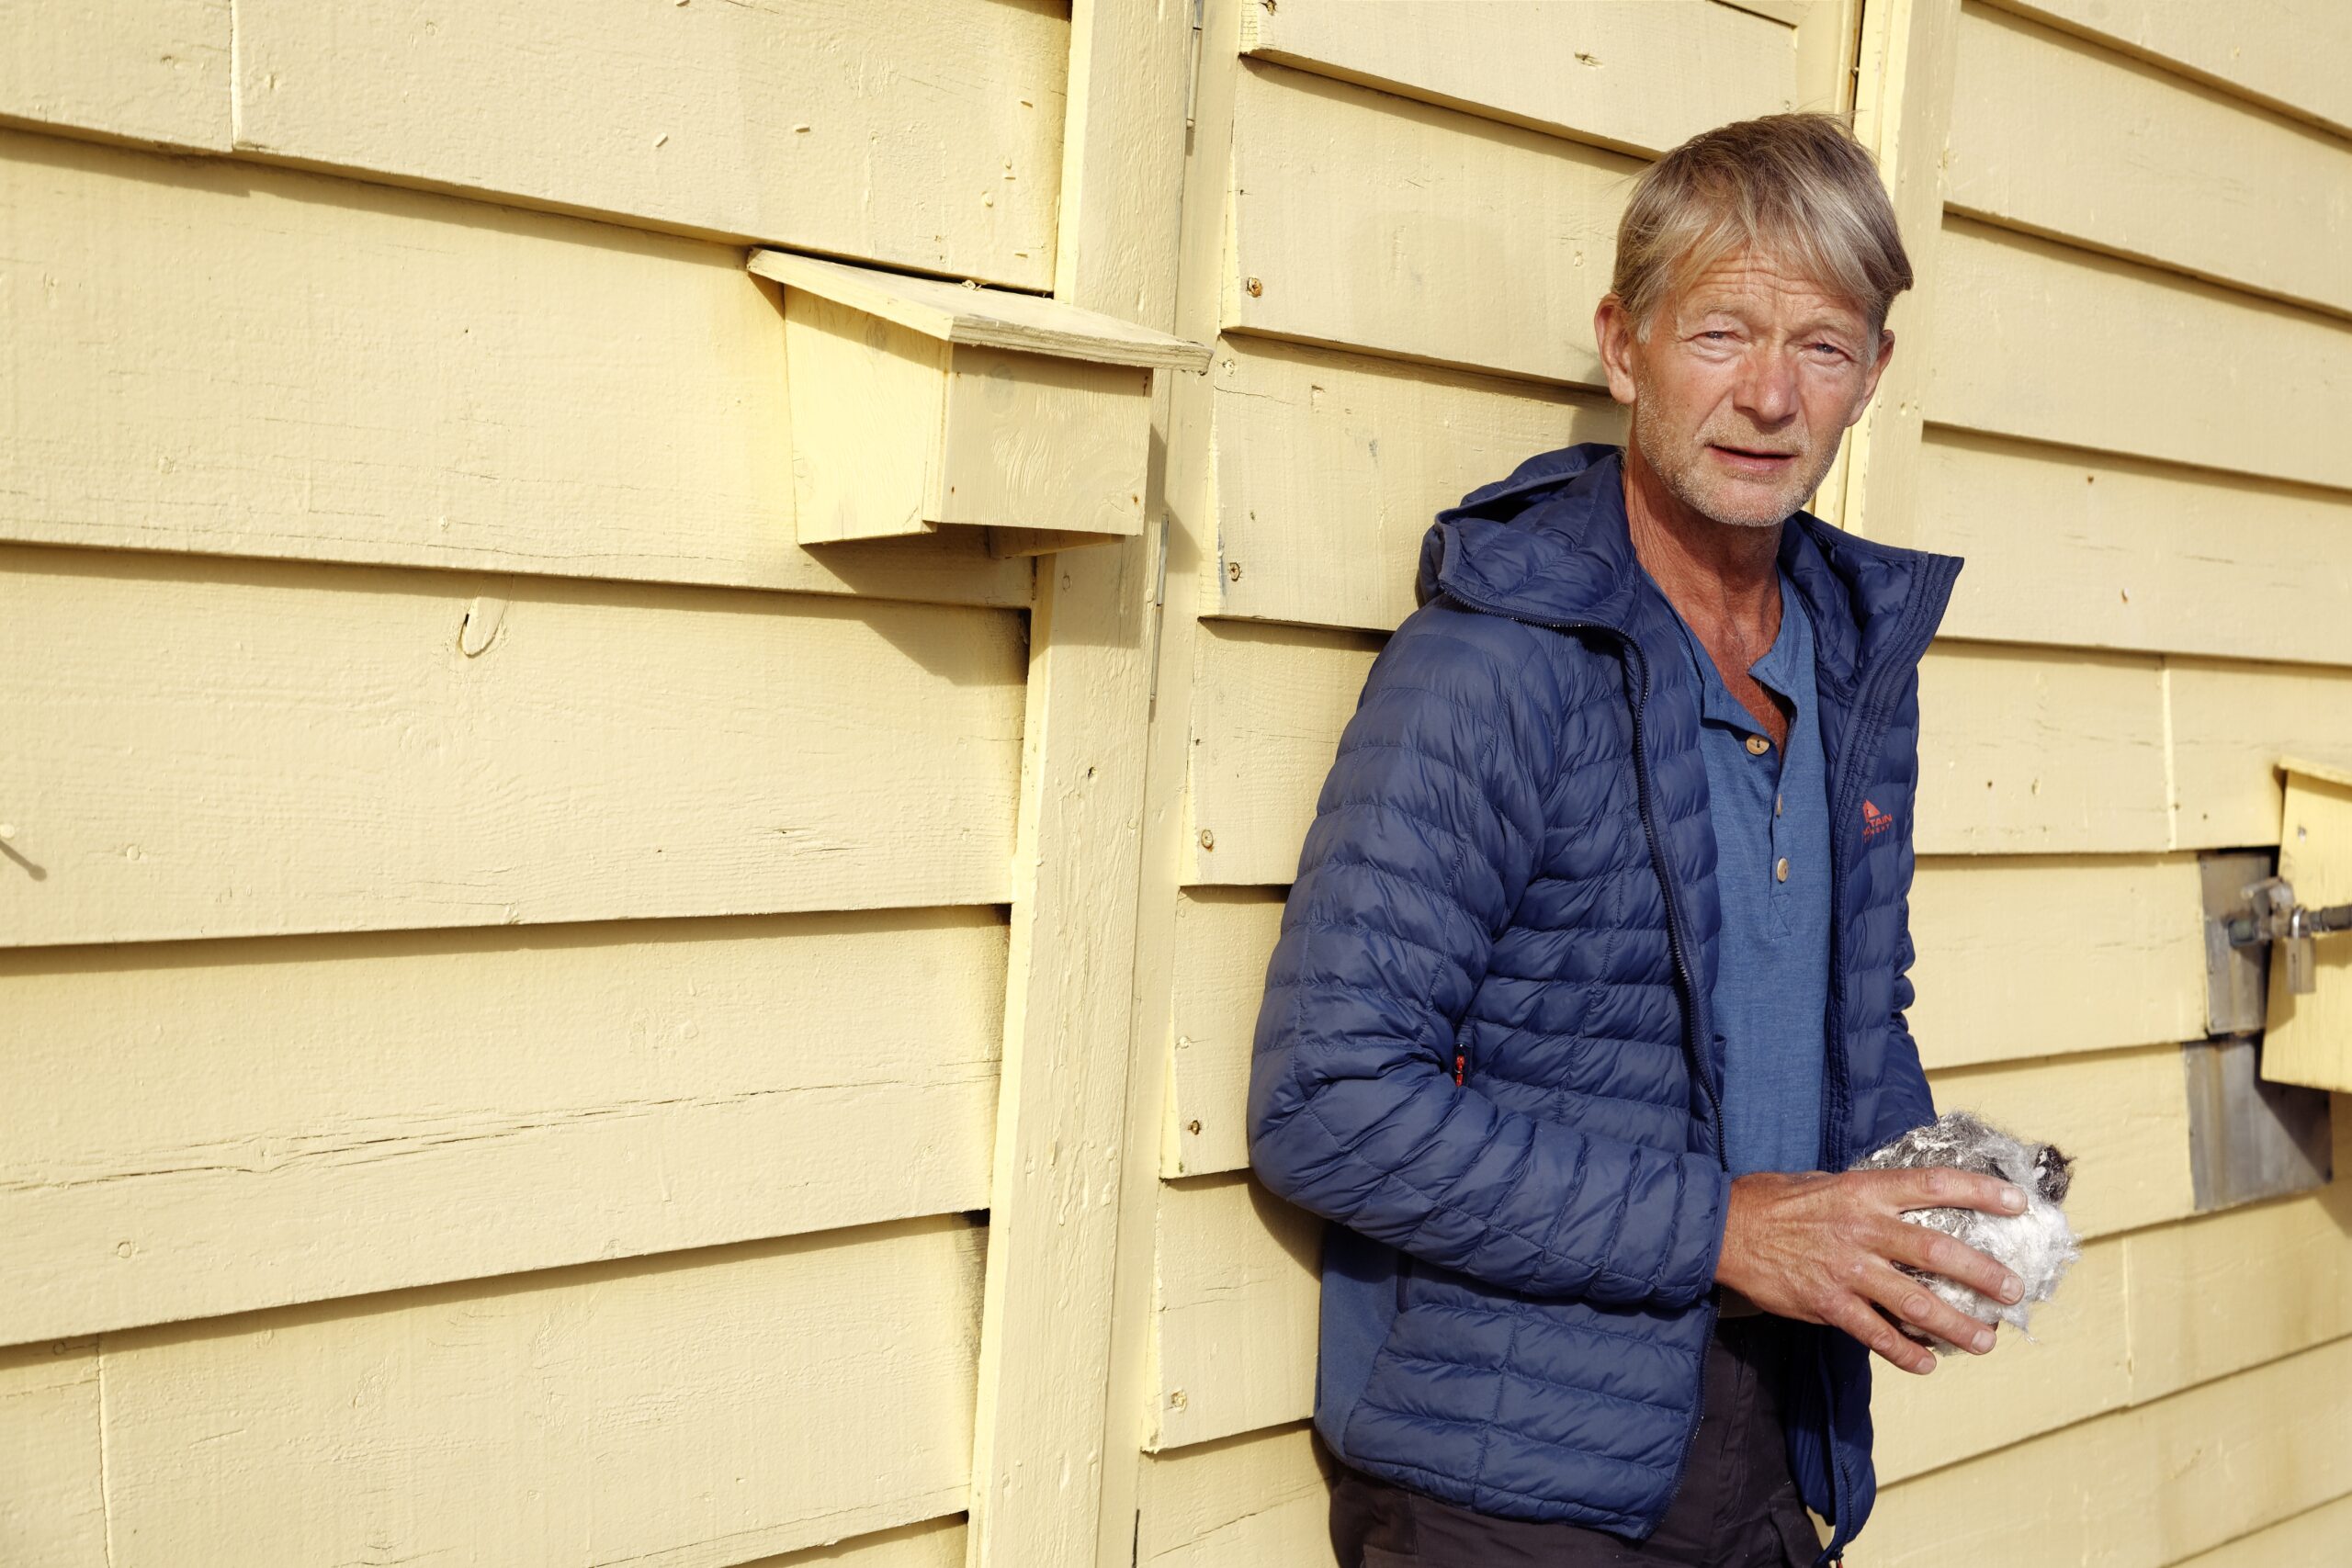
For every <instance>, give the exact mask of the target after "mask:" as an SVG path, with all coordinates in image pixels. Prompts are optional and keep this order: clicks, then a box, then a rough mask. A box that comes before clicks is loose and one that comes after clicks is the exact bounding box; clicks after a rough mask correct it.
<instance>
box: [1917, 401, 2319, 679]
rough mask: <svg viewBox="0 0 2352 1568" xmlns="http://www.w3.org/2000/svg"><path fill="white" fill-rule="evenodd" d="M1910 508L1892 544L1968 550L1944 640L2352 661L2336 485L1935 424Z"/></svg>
mask: <svg viewBox="0 0 2352 1568" xmlns="http://www.w3.org/2000/svg"><path fill="white" fill-rule="evenodd" d="M2184 456H2191V457H2197V458H2198V459H2199V460H2200V461H2202V460H2205V459H2206V458H2208V457H2210V456H2211V454H2207V453H2203V452H2199V453H2193V454H2184ZM1919 502H1920V504H1919V511H1918V513H1917V521H1916V525H1914V526H1913V527H1912V528H1911V529H1910V530H1909V531H1907V532H1905V533H1904V534H1903V535H1902V536H1901V542H1904V543H1907V544H1913V545H1917V546H1918V547H1921V548H1924V549H1931V550H1940V551H1944V552H1947V553H1950V554H1953V555H1960V556H1965V557H1966V558H1967V559H1968V570H1965V571H1963V572H1962V573H1961V574H1960V584H1959V586H1958V588H1957V589H1955V590H1954V592H1953V594H1952V602H1951V613H1950V614H1949V615H1946V616H1945V617H1944V628H1943V629H1944V632H1945V634H1946V635H1947V636H1952V637H1980V638H1985V639H1987V640H1990V641H1995V642H2025V643H2031V642H2064V643H2072V644H2087V645H2090V646H2094V647H2100V648H2116V649H2145V650H2149V651H2157V652H2171V653H2193V654H2209V655H2216V656H2220V657H2224V658H2236V659H2269V660H2301V661H2307V662H2313V663H2323V664H2342V663H2346V662H2352V655H2347V653H2346V650H2345V649H2342V648H2341V647H2339V646H2338V645H2337V640H2336V636H2335V634H2336V632H2337V630H2338V629H2339V628H2340V627H2342V626H2344V625H2345V624H2346V620H2347V619H2352V560H2347V559H2346V552H2345V548H2344V547H2345V546H2346V544H2347V543H2352V495H2346V493H2345V492H2343V491H2327V490H2319V489H2312V488H2308V487H2304V486H2299V485H2287V484H2279V483H2276V482H2273V481H2268V480H2261V479H2246V478H2244V477H2242V476H2231V475H2222V474H2217V473H2214V472H2212V471H2211V470H2210V469H2202V468H2181V467H2177V466H2175V465H2172V464H2165V463H2150V462H2142V461H2136V460H2133V459H2131V458H2122V457H2110V456H2108V455H2106V454H2102V453H2096V452H2083V451H2075V450H2070V449H2068V448H2065V447H2058V446H2038V445H2033V444H2029V443H2022V442H2017V441H2011V440H2007V439H2001V438H1988V437H1985V436H1978V435H1973V434H1969V433H1967V432H1965V431H1959V430H1950V429H1944V428H1940V427H1935V428H1930V429H1929V430H1928V437H1927V440H1926V442H1925V443H1924V444H1923V445H1922V446H1921V449H1920V484H1919Z"/></svg>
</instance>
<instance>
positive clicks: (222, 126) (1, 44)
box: [0, 0, 231, 152]
mask: <svg viewBox="0 0 2352 1568" xmlns="http://www.w3.org/2000/svg"><path fill="white" fill-rule="evenodd" d="M230 4H231V0H111V3H110V4H108V5H105V6H92V5H90V4H88V0H11V4H10V5H9V6H6V8H5V9H0V119H18V120H29V121H34V122H37V123H43V124H50V125H55V126H59V127H62V128H64V129H68V130H75V131H82V132H87V133H91V134H95V135H99V136H119V137H122V138H124V139H126V140H129V141H153V142H164V143H169V144H172V145H175V146H181V147H193V148H201V149H203V150H205V151H208V152H222V151H226V150H227V148H228V145H229V134H230V128H229V116H230V106H229V35H230Z"/></svg>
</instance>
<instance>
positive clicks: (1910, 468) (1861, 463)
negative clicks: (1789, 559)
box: [1826, 0, 1960, 538]
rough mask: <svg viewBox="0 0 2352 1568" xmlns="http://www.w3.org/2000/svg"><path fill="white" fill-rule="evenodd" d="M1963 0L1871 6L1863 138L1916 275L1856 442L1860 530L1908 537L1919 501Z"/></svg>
mask: <svg viewBox="0 0 2352 1568" xmlns="http://www.w3.org/2000/svg"><path fill="white" fill-rule="evenodd" d="M1959 26H1960V0H1877V3H1874V4H1870V5H1865V6H1863V7H1862V17H1861V36H1860V44H1859V48H1858V57H1857V59H1856V62H1855V83H1854V136H1855V139H1856V140H1857V141H1860V142H1861V144H1862V145H1863V146H1865V147H1867V148H1869V149H1870V150H1871V153H1872V155H1873V156H1875V157H1876V158H1877V160H1878V166H1879V174H1880V176H1881V177H1882V178H1883V179H1884V180H1885V181H1886V186H1887V190H1888V193H1889V195H1890V196H1891V197H1892V198H1893V201H1894V218H1895V223H1896V225H1897V227H1898V228H1899V229H1900V230H1901V231H1902V234H1903V240H1904V248H1905V253H1906V254H1908V256H1909V257H1910V261H1911V271H1912V275H1913V277H1914V279H1915V281H1914V283H1913V286H1912V288H1911V290H1910V292H1909V293H1907V294H1905V295H1902V296H1900V297H1898V298H1897V299H1896V300H1895V302H1894V307H1893V309H1892V310H1889V312H1888V314H1887V322H1888V325H1890V326H1891V327H1892V328H1893V329H1894V334H1895V351H1894V358H1893V359H1892V360H1891V361H1889V362H1888V364H1887V367H1886V373H1885V374H1884V375H1883V376H1882V377H1881V378H1880V379H1879V385H1878V391H1877V393H1876V395H1875V396H1873V397H1872V399H1871V406H1870V409H1869V411H1868V412H1866V413H1865V414H1864V415H1863V417H1862V420H1861V422H1860V423H1859V424H1857V425H1856V426H1855V427H1854V429H1853V431H1852V433H1851V435H1850V437H1849V440H1848V442H1847V446H1846V454H1845V458H1844V477H1843V479H1842V480H1841V481H1839V484H1838V499H1839V502H1840V510H1839V511H1838V512H1835V513H1826V515H1827V516H1828V517H1829V518H1830V520H1831V521H1832V522H1835V523H1839V524H1842V525H1844V526H1845V527H1847V528H1849V529H1851V530H1853V531H1854V532H1855V533H1857V534H1867V535H1870V536H1874V537H1896V538H1899V537H1901V536H1902V534H1903V531H1904V530H1905V528H1906V527H1907V526H1908V525H1909V520H1910V518H1911V516H1912V515H1913V513H1915V512H1916V511H1917V508H1918V505H1919V497H1920V494H1921V482H1920V476H1919V461H1918V457H1919V432H1920V419H1921V415H1922V412H1923V410H1924V408H1925V406H1926V391H1927V388H1928V383H1929V380H1930V377H1931V373H1932V372H1933V370H1934V368H1935V360H1934V358H1933V356H1932V355H1930V354H1929V352H1928V346H1929V344H1930V343H1931V342H1932V341H1933V339H1934V336H1935V321H1936V314H1937V311H1938V310H1939V301H1938V297H1939V292H1940V290H1939V279H1940V277H1941V275H1942V267H1941V265H1940V264H1939V261H1938V259H1937V254H1936V253H1937V247H1938V240H1939V235H1940V231H1941V226H1942V222H1943V210H1944V197H1943V175H1944V169H1943V162H1944V148H1945V144H1946V142H1947V141H1948V140H1949V131H1950V127H1951V107H1952V106H1951V95H1952V35H1953V33H1954V31H1955V30H1957V28H1959Z"/></svg>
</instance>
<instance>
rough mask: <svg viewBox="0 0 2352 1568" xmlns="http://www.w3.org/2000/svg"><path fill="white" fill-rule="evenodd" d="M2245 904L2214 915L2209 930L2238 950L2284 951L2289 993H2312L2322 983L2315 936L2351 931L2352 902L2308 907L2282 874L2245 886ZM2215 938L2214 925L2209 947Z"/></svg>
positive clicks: (2209, 936)
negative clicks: (2263, 947)
mask: <svg viewBox="0 0 2352 1568" xmlns="http://www.w3.org/2000/svg"><path fill="white" fill-rule="evenodd" d="M2245 900H2246V903H2245V908H2243V909H2240V910H2237V911H2236V912H2234V913H2232V914H2227V915H2219V916H2215V917H2213V918H2212V919H2211V920H2209V921H2208V926H2209V928H2212V927H2218V928H2219V934H2220V936H2221V937H2222V940H2223V941H2224V942H2227V943H2228V944H2229V945H2230V946H2231V947H2233V948H2247V947H2259V946H2261V945H2262V944H2264V943H2265V942H2267V943H2269V944H2271V945H2272V946H2273V947H2274V948H2276V949H2277V950H2278V951H2279V952H2281V953H2285V954H2286V956H2287V989H2288V991H2289V992H2290V993H2291V994H2292V995H2295V996H2298V997H2308V996H2310V995H2311V994H2312V991H2313V990H2314V989H2316V988H2317V987H2318V985H2319V976H2318V972H2317V965H2318V958H2317V954H2316V953H2315V952H2314V951H2313V942H2312V939H2313V938H2315V937H2322V936H2329V935H2332V934H2334V933H2335V932H2336V931H2352V904H2330V905H2329V906H2327V908H2324V909H2307V908H2303V906H2302V905H2301V904H2298V903H2296V902H2295V888H2294V885H2293V884H2292V883H2290V882H2289V881H2288V880H2287V879H2286V878H2285V877H2283V876H2266V877H2264V878H2263V879H2262V880H2261V881H2259V882H2256V883H2253V884H2250V885H2249V886H2247V887H2246V889H2245ZM2212 940H2213V932H2212V931H2211V930H2210V929H2209V931H2208V934H2207V937H2206V942H2207V944H2208V945H2209V946H2210V945H2211V942H2212Z"/></svg>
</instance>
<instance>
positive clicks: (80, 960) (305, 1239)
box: [0, 908, 1005, 1343]
mask: <svg viewBox="0 0 2352 1568" xmlns="http://www.w3.org/2000/svg"><path fill="white" fill-rule="evenodd" d="M1004 961H1005V933H1004V927H1003V925H1002V923H1001V919H1000V917H999V915H998V913H997V912H996V911H995V910H992V909H986V908H981V909H967V910H944V911H918V912H914V913H910V914H896V913H893V914H887V915H854V916H839V915H825V916H784V917H775V918H767V919H746V920H673V921H658V922H645V923H631V924H625V925H613V926H559V927H553V928H549V929H547V930H544V931H533V932H529V933H523V932H517V931H512V930H510V929H507V928H496V929H493V930H491V931H447V932H444V931H435V932H429V933H418V934H413V935H401V936H396V937H390V938H387V937H379V936H340V937H302V938H289V939H276V940H263V941H254V942H226V943H213V942H207V943H200V944H188V943H173V944H166V945H164V946H162V947H156V948H95V949H93V948H35V949H22V950H18V951H17V952H16V953H0V987H5V989H6V996H7V998H8V1008H9V1019H10V1022H11V1025H12V1028H11V1031H10V1032H11V1034H12V1035H13V1041H12V1043H11V1045H10V1047H9V1049H8V1050H7V1051H6V1052H5V1053H0V1103H6V1104H10V1105H17V1106H40V1107H41V1114H40V1115H39V1116H27V1117H21V1118H19V1119H18V1124H17V1127H16V1130H15V1133H14V1134H13V1135H12V1136H11V1138H10V1139H9V1141H8V1142H7V1145H6V1147H5V1148H4V1149H0V1231H5V1232H6V1234H7V1235H9V1236H10V1237H11V1243H10V1252H11V1264H10V1278H11V1287H10V1289H9V1291H8V1292H6V1296H5V1297H0V1343H13V1342H17V1341H22V1340H28V1339H33V1338H38V1337H53V1336H58V1335H65V1334H76V1333H90V1332H95V1331H97V1330H101V1329H110V1328H119V1327H124V1326H127V1325H133V1324H143V1323H156V1322H163V1321H166V1320H170V1319H176V1318H190V1317H203V1316H209V1315H211V1314H218V1313H228V1312H238V1311H243V1310H246V1309H249V1308H255V1307H264V1306H275V1305H280V1304H284V1303H291V1302H300V1301H311V1300H318V1299H321V1298H323V1297H330V1296H345V1295H354V1294H357V1293H360V1292H372V1291H382V1290H390V1289H394V1288H397V1287H401V1286H410V1285H420V1284H428V1283H435V1282H439V1281H443V1280H458V1279H467V1278H473V1277H478V1276H485V1275H493V1274H502V1273H507V1272H510V1271H513V1270H515V1269H538V1268H546V1267H550V1266H553V1265H557V1264H566V1263H582V1262H587V1261H591V1260H594V1259H598V1258H615V1257H621V1256H633V1255H637V1254H640V1253H648V1252H662V1251H670V1250H674V1249H677V1248H682V1247H701V1246H707V1245H712V1244H715V1243H720V1242H732V1241H743V1240H749V1239H752V1238H755V1237H763V1236H774V1235H787V1234H790V1233H793V1232H797V1231H809V1230H823V1229H830V1228H832V1227H836V1226H842V1225H853V1224H866V1223H870V1222H875V1221H882V1220H896V1219H902V1218H907V1217H910V1216H915V1215H922V1214H936V1213H948V1212H951V1211H956V1210H964V1209H978V1208H985V1207H987V1205H988V1201H989V1155H990V1141H989V1127H990V1123H991V1122H992V1120H993V1111H994V1097H995V1089H996V1057H997V1054H998V1050H999V1042H1000V1034H1001V1029H1002V1014H1003V988H1004V978H1003V976H1004ZM453 999H454V1000H453Z"/></svg>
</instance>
